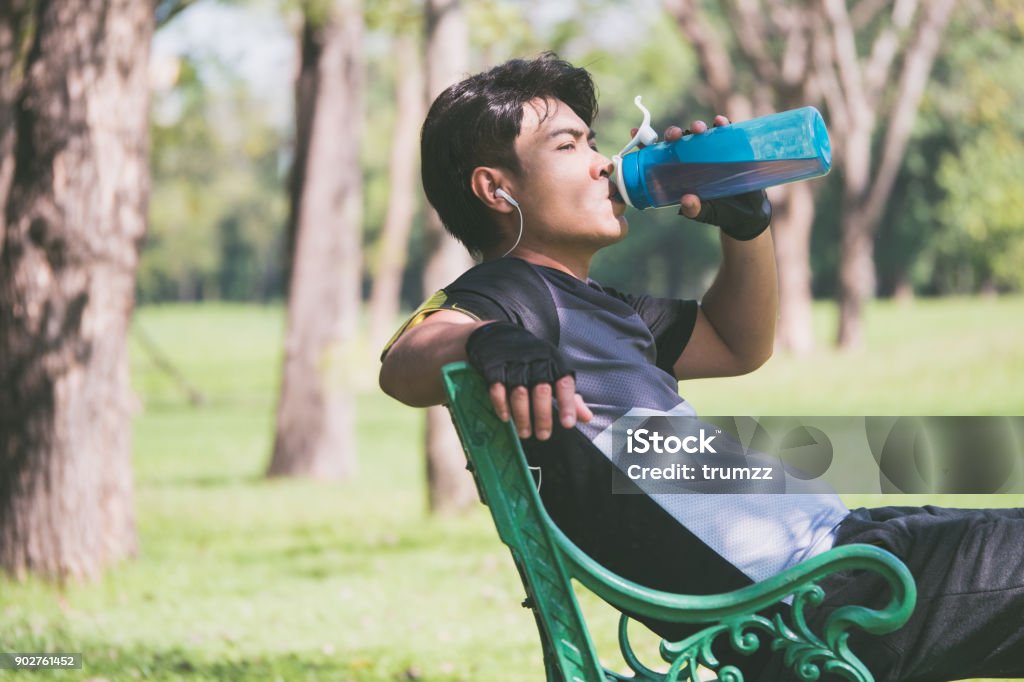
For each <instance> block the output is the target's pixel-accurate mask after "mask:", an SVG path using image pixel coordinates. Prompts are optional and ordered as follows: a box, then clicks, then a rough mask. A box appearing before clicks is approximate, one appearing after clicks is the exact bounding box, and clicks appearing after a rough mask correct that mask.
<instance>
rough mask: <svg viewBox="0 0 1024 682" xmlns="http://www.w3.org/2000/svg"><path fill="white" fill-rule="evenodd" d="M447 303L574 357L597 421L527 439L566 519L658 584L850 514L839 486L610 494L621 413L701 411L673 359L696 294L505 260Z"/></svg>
mask: <svg viewBox="0 0 1024 682" xmlns="http://www.w3.org/2000/svg"><path fill="white" fill-rule="evenodd" d="M440 309H454V310H459V311H462V312H464V313H466V314H468V315H471V316H473V317H475V318H477V319H480V320H502V321H509V322H513V323H515V324H518V325H520V326H522V327H524V328H526V329H527V330H529V331H530V332H532V333H533V334H534V335H536V336H538V337H540V338H542V339H545V340H547V341H549V342H551V343H552V344H554V345H556V346H558V348H559V349H560V350H561V351H562V352H563V353H564V354H565V356H566V357H567V358H568V360H569V362H570V363H571V364H572V366H573V369H574V370H575V371H576V387H577V391H578V392H579V393H580V394H581V395H582V396H583V399H584V400H585V401H586V403H587V405H589V406H590V408H591V409H592V410H593V412H594V418H593V420H591V421H590V422H589V423H586V424H583V423H581V424H579V425H578V426H577V427H576V428H575V429H569V430H566V429H562V428H556V431H555V434H554V435H553V437H552V438H551V439H550V440H549V441H544V442H541V441H537V440H535V439H533V438H530V439H526V440H525V441H523V446H524V450H525V451H526V453H527V457H528V459H529V460H530V461H531V464H533V465H536V466H540V467H541V470H542V472H543V473H542V481H543V483H542V486H541V497H542V499H543V500H544V503H545V506H546V507H547V509H548V512H549V514H550V515H551V516H552V518H553V519H554V521H555V522H556V523H557V524H558V525H559V526H560V527H561V528H562V530H563V531H564V532H565V533H566V534H567V535H568V536H569V537H570V538H572V539H573V540H574V541H575V542H576V543H577V544H578V545H580V547H581V548H582V549H584V551H587V552H588V553H589V554H591V555H592V556H593V557H594V558H595V559H597V560H598V561H601V562H602V563H604V564H605V565H608V566H609V568H611V569H612V570H616V571H617V572H619V573H620V574H622V575H624V576H625V577H627V578H630V579H632V580H635V581H637V582H640V583H642V584H647V585H649V586H651V587H655V588H658V589H668V590H673V591H677V592H678V591H685V592H689V593H694V592H698V593H714V592H721V591H726V590H729V589H735V588H736V587H741V586H743V585H746V584H750V582H752V581H759V580H763V579H764V578H767V577H770V576H771V575H774V574H776V573H778V572H780V571H782V570H784V569H785V568H788V567H789V566H792V565H794V564H796V563H798V562H800V561H801V560H803V559H806V558H808V557H810V556H813V555H815V554H817V553H820V552H822V551H825V550H827V549H829V548H831V546H832V540H833V534H834V529H835V527H836V526H837V525H838V524H839V522H840V521H841V520H842V519H843V518H845V517H846V515H847V513H848V511H847V509H846V507H845V506H844V505H843V504H842V502H841V501H840V500H839V498H838V497H837V496H835V495H787V494H776V495H767V494H766V495H718V494H654V495H622V494H615V495H613V494H612V492H611V490H612V485H611V474H612V466H613V465H612V464H611V461H610V459H609V457H610V443H611V438H610V429H611V426H612V424H613V423H614V422H615V420H616V419H618V418H619V417H622V416H623V415H626V414H627V413H629V412H631V411H636V410H644V411H646V412H654V413H663V414H670V415H684V416H694V415H695V412H694V410H693V408H692V407H691V406H690V404H689V403H687V402H686V401H685V400H684V399H683V398H681V397H680V396H679V393H678V383H677V380H676V377H675V376H674V375H673V374H672V366H673V364H674V363H675V360H676V359H677V358H678V357H679V355H680V354H681V353H682V351H683V349H684V348H685V346H686V344H687V342H688V341H689V338H690V334H691V333H692V331H693V327H694V323H695V321H696V316H697V303H696V301H683V300H674V299H663V298H654V297H650V296H632V295H629V294H625V293H620V292H617V291H615V290H614V289H611V288H607V287H602V286H600V285H599V284H598V283H596V282H594V281H592V280H588V281H586V282H584V281H580V280H578V279H576V278H575V277H572V276H571V275H568V274H566V273H564V272H561V271H558V270H554V269H551V268H546V267H541V266H535V265H532V264H530V263H527V262H526V261H523V260H520V259H517V258H503V259H499V260H494V261H489V262H486V263H483V264H481V265H478V266H476V267H474V268H472V269H471V270H469V271H468V272H466V273H465V274H463V275H462V276H461V277H459V279H457V280H456V281H455V282H453V283H452V284H451V285H450V286H448V287H445V288H444V289H443V290H442V291H440V292H438V293H437V294H435V296H434V297H432V298H431V299H430V300H429V301H428V302H427V303H426V304H425V305H424V307H423V308H421V310H420V311H418V315H419V316H420V317H422V316H423V315H425V314H428V313H429V312H430V311H432V310H440ZM414 321H415V319H414V320H410V322H411V323H414ZM649 624H650V623H649ZM655 629H656V630H657V629H658V628H657V627H656V628H655Z"/></svg>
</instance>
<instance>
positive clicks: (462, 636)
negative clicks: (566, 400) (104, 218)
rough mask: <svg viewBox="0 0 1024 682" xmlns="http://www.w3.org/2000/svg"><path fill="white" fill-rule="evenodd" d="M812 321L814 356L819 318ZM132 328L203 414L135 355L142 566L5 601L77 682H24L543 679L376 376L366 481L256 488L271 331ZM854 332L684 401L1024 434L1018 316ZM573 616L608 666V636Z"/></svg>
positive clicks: (0, 599)
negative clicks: (999, 423) (1018, 419)
mask: <svg viewBox="0 0 1024 682" xmlns="http://www.w3.org/2000/svg"><path fill="white" fill-rule="evenodd" d="M815 312H816V318H815V319H816V324H817V325H818V328H819V331H820V332H821V338H822V340H823V343H824V339H825V338H826V336H825V334H826V332H828V331H830V321H829V318H830V316H831V315H832V314H833V313H832V312H831V308H830V307H829V306H820V307H818V308H817V309H816V311H815ZM137 322H138V324H140V325H141V326H142V327H143V328H144V329H145V330H146V332H147V334H148V335H149V336H151V337H152V338H154V339H156V340H157V342H158V343H159V344H160V346H161V347H162V348H163V349H164V350H165V352H166V353H167V355H169V356H170V357H172V358H173V360H174V361H175V362H176V363H178V364H179V366H180V367H181V368H182V370H183V371H184V373H185V375H186V376H187V377H188V379H189V380H190V381H191V382H192V383H193V384H195V385H196V386H197V387H198V388H199V389H201V390H202V391H203V392H204V394H205V395H206V397H207V402H206V404H205V405H203V406H201V407H193V406H191V405H189V403H188V401H187V400H186V398H185V396H184V394H183V392H182V391H181V390H180V388H178V387H177V386H176V385H175V383H174V382H173V381H171V380H170V379H169V378H168V377H167V376H165V375H164V374H162V373H161V372H159V371H158V370H157V369H156V368H155V366H154V365H153V363H152V362H151V360H150V359H149V358H148V357H147V356H146V355H145V354H143V353H142V352H141V351H140V347H139V345H138V344H137V343H133V349H132V350H133V355H132V376H133V384H134V387H135V391H136V393H137V396H138V404H139V410H140V411H139V414H138V418H137V419H136V422H135V433H134V435H135V448H136V458H135V471H136V488H137V490H136V494H137V510H138V525H139V535H140V549H139V554H138V556H137V557H136V558H135V559H134V560H131V561H128V562H125V563H123V564H121V565H119V566H117V567H116V568H114V569H113V570H111V571H109V572H108V573H107V574H106V576H105V577H104V579H103V580H102V581H100V582H99V583H97V584H92V585H67V586H64V587H62V588H55V587H52V586H49V585H46V584H43V583H40V582H39V581H35V580H30V581H28V582H25V583H13V582H10V581H9V580H6V579H0V651H81V652H83V653H84V656H85V670H84V671H77V672H67V673H37V674H35V676H38V677H54V678H57V679H80V678H91V679H109V680H122V679H127V680H131V679H159V680H172V679H175V680H177V679H190V680H192V679H198V680H202V679H254V680H277V679H280V680H321V679H323V680H357V681H364V680H466V681H469V680H498V681H505V680H507V681H509V682H518V681H524V682H525V681H526V680H539V679H542V678H543V673H542V669H541V665H540V661H539V647H538V645H537V640H536V633H535V631H534V625H533V620H532V617H531V616H530V614H529V612H527V611H526V610H524V609H521V608H519V602H520V601H521V599H522V588H521V586H520V585H519V581H518V577H517V576H516V573H515V570H514V568H513V566H512V562H511V561H510V560H509V557H508V554H507V551H506V550H505V549H504V547H503V546H502V545H500V543H499V542H498V540H497V539H496V537H495V534H494V530H493V528H492V526H491V523H490V520H489V518H488V517H487V516H486V515H485V513H484V511H483V510H482V509H477V510H475V511H474V512H473V513H471V514H469V515H467V516H466V517H464V518H459V519H431V518H429V517H427V516H426V515H425V513H424V509H425V504H426V503H425V495H424V489H423V482H422V481H423V464H422V461H421V455H420V454H419V440H420V437H421V430H422V426H421V418H420V416H419V414H418V413H417V411H416V410H412V409H407V408H404V407H402V406H400V405H397V404H396V403H394V402H393V401H391V400H389V399H388V398H386V397H385V396H383V395H380V394H379V393H378V392H377V391H376V390H374V388H373V386H372V363H367V364H366V367H367V368H370V370H371V371H368V372H366V376H362V377H361V381H362V385H364V386H365V389H364V391H363V394H362V395H361V397H360V400H359V416H358V433H357V435H358V442H359V467H360V475H359V478H358V479H357V480H355V481H352V482H347V483H339V484H322V483H313V482H308V481H267V480H264V479H263V477H262V473H263V471H264V469H265V467H266V463H267V458H268V456H269V449H270V443H271V439H272V435H273V409H274V402H275V399H276V387H277V382H278V378H279V377H278V374H279V367H280V347H281V339H282V336H283V327H284V316H283V311H282V310H281V309H280V308H265V307H248V306H229V305H203V306H167V307H151V308H145V309H143V310H141V311H139V315H138V321H137ZM868 332H869V349H868V350H867V351H865V352H862V353H858V354H852V355H842V354H836V353H834V352H832V351H830V350H827V349H823V350H820V351H818V352H817V353H815V354H813V355H812V356H810V357H808V358H803V359H795V358H787V357H778V358H774V359H773V360H771V361H770V362H769V364H768V365H766V367H764V368H763V369H762V370H760V371H759V372H757V373H755V374H753V375H750V376H748V377H742V378H738V379H729V380H717V381H697V382H688V383H686V384H684V385H683V387H682V391H683V394H684V395H686V396H687V398H688V399H690V400H691V402H693V403H694V404H695V405H696V406H697V407H698V409H700V410H701V411H702V412H704V413H706V414H715V413H719V414H724V413H732V414H754V415H757V414H1022V413H1024V344H1021V343H1020V339H1021V338H1022V337H1024V299H1019V298H1017V299H999V300H974V299H972V300H952V301H934V302H933V301H918V302H916V303H914V304H913V305H912V306H909V307H901V306H897V305H893V304H887V303H880V304H875V305H873V306H872V307H871V308H870V310H869V316H868ZM900 501H911V502H920V501H921V500H920V499H912V500H907V498H901V500H900ZM930 501H939V502H941V503H945V504H958V505H962V506H968V505H969V506H982V505H1008V504H1022V503H1024V500H1022V499H1020V498H1011V497H1008V496H1002V497H998V498H986V497H981V496H976V497H972V498H964V497H951V498H944V499H942V500H935V499H934V498H931V499H930ZM848 502H849V503H850V504H876V503H882V502H883V501H882V500H881V499H880V498H867V497H860V498H854V497H850V498H849V499H848ZM884 502H886V503H891V502H893V500H891V499H887V500H884ZM584 608H585V609H586V610H587V611H588V612H592V614H593V617H594V620H595V621H596V623H597V627H598V629H599V630H600V634H599V636H598V640H599V646H601V647H602V648H603V649H602V650H604V651H609V649H608V647H612V649H614V637H613V632H612V630H613V627H614V615H613V614H612V613H611V612H610V610H608V609H607V608H604V607H602V606H601V605H600V604H598V603H597V602H596V601H595V600H593V599H586V600H585V602H584ZM609 660H612V661H614V660H615V657H614V656H613V655H612V654H611V653H609ZM5 676H12V674H11V673H4V672H3V671H0V677H5Z"/></svg>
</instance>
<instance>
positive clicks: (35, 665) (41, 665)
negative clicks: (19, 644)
mask: <svg viewBox="0 0 1024 682" xmlns="http://www.w3.org/2000/svg"><path fill="white" fill-rule="evenodd" d="M81 667H82V654H79V653H74V654H67V653H12V652H0V670H75V669H81Z"/></svg>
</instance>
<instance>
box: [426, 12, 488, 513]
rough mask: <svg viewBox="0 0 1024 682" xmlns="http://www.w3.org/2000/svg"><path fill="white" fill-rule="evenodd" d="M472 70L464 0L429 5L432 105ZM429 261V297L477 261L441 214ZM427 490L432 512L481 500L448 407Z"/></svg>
mask: <svg viewBox="0 0 1024 682" xmlns="http://www.w3.org/2000/svg"><path fill="white" fill-rule="evenodd" d="M468 66H469V32H468V29H467V26H466V19H465V16H464V15H463V11H462V6H461V5H460V3H459V0H428V2H427V94H428V97H429V99H430V101H433V99H434V98H435V97H437V95H439V94H440V93H441V91H442V90H444V89H445V88H446V87H448V86H449V85H451V84H452V83H454V82H455V81H456V80H457V79H458V78H461V77H462V76H464V75H465V74H466V71H467V70H468ZM426 224H427V240H426V245H427V250H428V251H427V252H428V253H429V254H430V256H429V258H428V260H427V266H426V270H425V272H424V275H423V288H424V290H426V291H427V292H428V293H433V292H434V291H436V290H437V289H439V288H441V287H443V286H445V285H447V284H449V283H450V282H451V281H452V280H454V279H455V278H456V277H458V276H459V275H461V274H462V273H463V272H465V270H466V269H467V268H469V267H470V266H471V265H472V263H473V261H472V259H471V258H470V257H469V254H468V253H467V252H466V250H465V249H464V248H463V247H462V246H461V245H460V244H459V243H458V242H457V241H456V240H455V239H454V238H452V237H451V236H450V235H448V234H447V233H446V232H445V230H444V227H443V226H442V225H441V220H440V218H439V217H438V215H437V213H436V212H435V211H433V210H430V211H428V215H427V221H426ZM426 448H427V453H426V454H427V490H428V499H429V503H430V509H431V511H433V512H437V513H453V512H457V511H460V510H463V509H466V508H468V507H469V506H471V505H472V504H474V503H475V501H476V486H475V485H474V484H473V478H472V476H471V475H470V473H469V472H468V471H466V458H465V455H463V453H462V446H461V445H460V444H459V437H458V435H457V434H456V433H455V427H453V426H452V423H451V420H450V419H449V418H448V412H447V410H446V409H445V408H443V407H438V406H435V407H430V408H427V433H426Z"/></svg>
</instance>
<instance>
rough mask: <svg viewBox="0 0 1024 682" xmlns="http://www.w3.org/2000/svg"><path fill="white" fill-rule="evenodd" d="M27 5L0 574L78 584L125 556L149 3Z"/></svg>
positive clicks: (14, 201) (5, 266) (11, 197)
mask: <svg viewBox="0 0 1024 682" xmlns="http://www.w3.org/2000/svg"><path fill="white" fill-rule="evenodd" d="M22 6H25V5H22ZM10 8H11V5H8V6H7V7H6V8H5V9H4V10H2V11H0V17H2V18H3V19H4V20H7V19H8V18H9V17H10V13H9V12H10ZM31 8H32V10H33V11H34V17H33V18H32V20H31V21H30V22H28V24H30V25H32V26H33V27H34V31H35V33H34V36H33V37H32V39H31V48H30V50H29V51H28V53H27V56H26V58H25V61H24V63H25V67H26V68H25V70H24V77H23V79H22V80H21V82H20V83H19V85H18V87H17V94H16V96H15V99H14V102H13V119H12V120H13V128H14V130H13V136H14V139H13V159H12V158H10V157H5V158H3V159H2V164H3V167H4V168H11V181H10V188H9V192H8V193H7V196H6V197H3V198H4V200H5V201H4V206H3V212H4V218H5V220H4V232H3V247H2V253H0V261H2V262H0V566H2V567H3V568H4V569H5V570H6V571H7V572H9V573H12V574H13V575H15V576H19V577H20V576H24V575H25V574H26V573H28V572H34V573H40V574H43V575H46V576H51V577H58V578H75V579H87V578H92V577H95V576H96V575H98V573H99V572H100V570H101V569H102V568H103V567H104V566H105V565H107V564H109V563H110V562H112V561H114V560H117V559H119V558H122V557H125V556H127V555H130V554H132V553H133V552H134V551H135V549H136V533H135V520H134V511H133V510H134V501H133V485H132V469H131V464H132V462H131V454H132V453H131V401H130V394H129V383H128V358H127V352H126V350H127V349H126V339H127V332H128V325H129V319H130V316H131V312H132V307H133V293H134V283H135V271H136V266H137V263H138V245H139V241H140V239H141V238H142V236H143V234H144V232H145V226H146V211H147V198H148V192H149V169H148V159H147V156H148V146H149V140H148V125H149V121H148V92H149V88H148V86H149V83H148V72H147V68H148V62H149V49H150V41H151V38H152V33H153V21H154V19H153V8H152V6H151V4H149V3H144V2H135V1H134V0H108V1H106V2H98V1H93V2H87V1H86V0H38V1H37V2H34V3H31ZM28 24H26V25H28ZM24 26H25V25H23V26H22V28H24ZM9 29H10V25H9V24H8V25H6V26H5V29H3V30H7V31H9ZM10 35H12V33H7V34H6V35H5V36H4V37H0V52H3V51H6V50H7V49H8V47H9V46H10V44H11V43H9V42H6V41H7V39H8V38H9V36H10ZM3 60H4V64H5V66H6V65H7V64H9V63H10V62H9V61H8V60H7V57H6V56H5V57H3ZM9 76H10V72H7V71H5V73H4V78H5V80H6V79H7V78H8V77H9ZM5 87H6V86H5ZM0 134H5V135H10V134H11V133H10V131H6V130H5V131H4V132H3V133H0ZM9 164H11V165H9Z"/></svg>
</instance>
